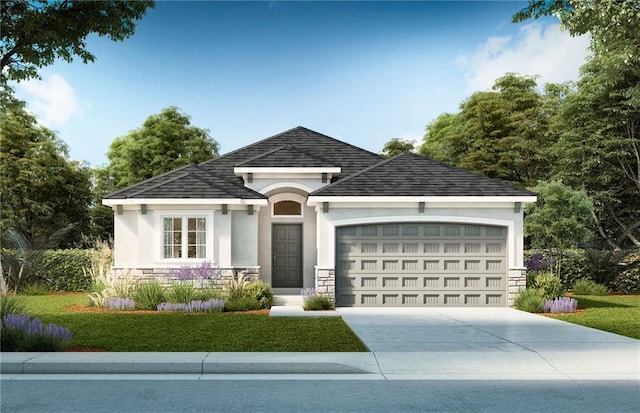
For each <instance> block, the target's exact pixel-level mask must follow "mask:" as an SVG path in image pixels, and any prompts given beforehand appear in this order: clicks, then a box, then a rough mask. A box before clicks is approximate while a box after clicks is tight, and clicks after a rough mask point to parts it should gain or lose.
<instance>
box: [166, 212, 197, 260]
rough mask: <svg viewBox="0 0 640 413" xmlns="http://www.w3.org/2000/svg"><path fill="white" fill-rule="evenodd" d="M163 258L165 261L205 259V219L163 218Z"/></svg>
mask: <svg viewBox="0 0 640 413" xmlns="http://www.w3.org/2000/svg"><path fill="white" fill-rule="evenodd" d="M163 227H164V238H163V239H164V241H163V257H164V258H166V259H179V258H206V254H207V219H206V218H199V217H166V218H164V225H163Z"/></svg>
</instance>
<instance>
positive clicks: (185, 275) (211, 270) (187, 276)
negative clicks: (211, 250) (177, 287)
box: [171, 261, 220, 281]
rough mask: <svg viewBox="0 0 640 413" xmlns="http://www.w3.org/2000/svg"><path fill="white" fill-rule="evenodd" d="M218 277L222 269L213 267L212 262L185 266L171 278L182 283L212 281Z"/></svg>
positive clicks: (173, 273) (175, 271)
mask: <svg viewBox="0 0 640 413" xmlns="http://www.w3.org/2000/svg"><path fill="white" fill-rule="evenodd" d="M218 276H220V268H218V267H216V266H213V265H211V262H210V261H203V262H202V264H200V265H195V266H191V265H184V266H182V267H180V268H178V269H177V270H173V272H172V273H171V277H173V278H174V279H176V280H180V281H194V280H210V279H213V278H216V277H218Z"/></svg>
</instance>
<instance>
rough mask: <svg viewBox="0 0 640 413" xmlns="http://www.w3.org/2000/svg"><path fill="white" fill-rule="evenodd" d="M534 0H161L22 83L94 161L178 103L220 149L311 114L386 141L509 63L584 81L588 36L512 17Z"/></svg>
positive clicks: (346, 135) (407, 133) (369, 145)
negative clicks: (127, 33)
mask: <svg viewBox="0 0 640 413" xmlns="http://www.w3.org/2000/svg"><path fill="white" fill-rule="evenodd" d="M525 5H526V2H516V1H497V2H483V1H474V2H461V1H449V2H434V1H418V2H288V1H280V2H204V1H202V2H165V1H159V2H158V4H157V5H156V8H155V9H154V10H150V11H148V13H147V15H146V16H145V17H144V18H143V19H142V20H141V21H140V22H139V23H138V27H137V30H136V33H135V35H134V36H132V37H131V38H129V39H127V40H125V41H124V42H117V43H116V42H110V41H108V40H107V39H102V38H98V37H90V38H89V39H88V46H89V50H90V51H92V52H93V53H94V54H95V55H96V57H97V60H96V62H95V63H91V64H87V65H85V64H82V63H81V62H80V61H77V62H74V63H72V64H68V63H66V62H57V63H55V64H54V65H52V66H50V67H47V68H44V69H42V70H41V74H42V77H43V79H42V80H41V81H29V82H23V83H20V84H18V85H17V86H16V91H17V95H18V96H19V97H20V98H22V99H24V100H26V101H27V104H28V109H29V110H30V111H32V112H33V113H35V114H36V115H37V116H38V119H39V121H40V123H41V124H43V125H45V126H47V127H49V128H51V129H53V130H56V131H57V132H58V134H59V136H60V138H62V139H63V140H64V141H65V142H66V143H67V145H68V146H69V149H70V156H71V158H72V159H77V160H82V161H86V162H88V163H90V164H92V165H94V166H97V165H101V164H105V163H106V162H107V158H106V153H107V151H108V149H109V145H110V143H111V141H112V140H113V139H114V138H116V137H118V136H122V135H125V134H126V133H127V132H129V131H130V130H132V129H135V128H137V127H139V126H141V125H142V123H143V122H144V120H145V119H146V118H147V117H148V116H149V115H152V114H156V113H158V112H160V111H161V110H162V109H163V108H165V107H168V106H178V107H179V108H181V109H182V110H183V111H184V112H185V113H187V114H188V115H190V116H191V117H192V119H191V121H192V124H193V125H196V126H198V127H201V128H207V129H209V130H210V132H211V135H212V136H213V137H214V138H215V139H216V140H217V141H218V142H219V143H220V146H221V153H226V152H229V151H231V150H234V149H237V148H239V147H241V146H244V145H247V144H250V143H252V142H254V141H256V140H259V139H262V138H265V137H268V136H271V135H273V134H276V133H279V132H282V131H284V130H287V129H290V128H293V127H295V126H298V125H301V126H306V127H308V128H311V129H314V130H316V131H318V132H322V133H325V134H327V135H329V136H333V137H335V138H338V139H341V140H344V141H346V142H349V143H351V144H354V145H357V146H360V147H363V148H365V149H368V150H371V151H373V152H380V150H381V149H382V147H383V145H384V143H385V142H386V141H388V140H389V139H391V138H393V137H398V138H402V139H415V140H416V141H419V140H421V139H422V136H423V134H424V128H425V126H426V125H427V124H428V123H429V122H431V121H432V120H433V119H434V118H436V117H437V116H438V115H439V114H440V113H443V112H454V111H456V110H457V109H458V106H459V104H460V103H461V102H462V101H463V100H464V99H465V98H467V97H468V96H469V95H470V94H471V93H473V91H476V90H486V89H488V88H490V87H491V85H492V83H493V81H494V80H495V79H496V78H497V77H499V76H501V75H502V74H504V73H505V72H517V73H522V74H529V75H534V74H538V75H540V76H541V82H546V81H552V82H560V81H567V80H575V79H577V76H578V68H579V67H580V65H582V63H583V62H584V58H585V56H586V54H587V51H586V48H587V46H588V39H587V38H571V37H570V36H569V35H568V34H567V33H564V32H561V31H560V29H559V25H558V22H557V21H556V20H555V19H552V18H549V19H544V20H536V21H533V20H532V21H529V22H526V23H524V24H517V25H516V24H512V23H511V16H512V15H513V14H514V13H515V12H516V11H517V10H519V9H520V8H522V7H524V6H525Z"/></svg>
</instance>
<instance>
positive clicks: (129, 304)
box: [104, 297, 136, 310]
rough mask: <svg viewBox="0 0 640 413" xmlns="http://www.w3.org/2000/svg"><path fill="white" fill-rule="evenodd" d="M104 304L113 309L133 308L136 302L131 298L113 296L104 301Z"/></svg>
mask: <svg viewBox="0 0 640 413" xmlns="http://www.w3.org/2000/svg"><path fill="white" fill-rule="evenodd" d="M104 306H105V307H107V308H110V309H112V310H133V309H135V308H136V303H135V302H134V301H133V300H132V299H130V298H121V297H111V298H108V299H107V300H106V301H105V302H104Z"/></svg>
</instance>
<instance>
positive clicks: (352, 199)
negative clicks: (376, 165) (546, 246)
mask: <svg viewBox="0 0 640 413" xmlns="http://www.w3.org/2000/svg"><path fill="white" fill-rule="evenodd" d="M536 199H537V198H536V197H535V196H524V195H523V196H321V195H320V196H318V195H311V196H309V198H308V200H307V204H308V205H309V206H316V205H319V204H321V203H323V202H331V203H366V204H369V203H406V202H425V203H430V204H438V203H440V204H442V203H458V204H480V203H484V204H487V203H505V202H520V203H522V204H530V203H533V202H536Z"/></svg>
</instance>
